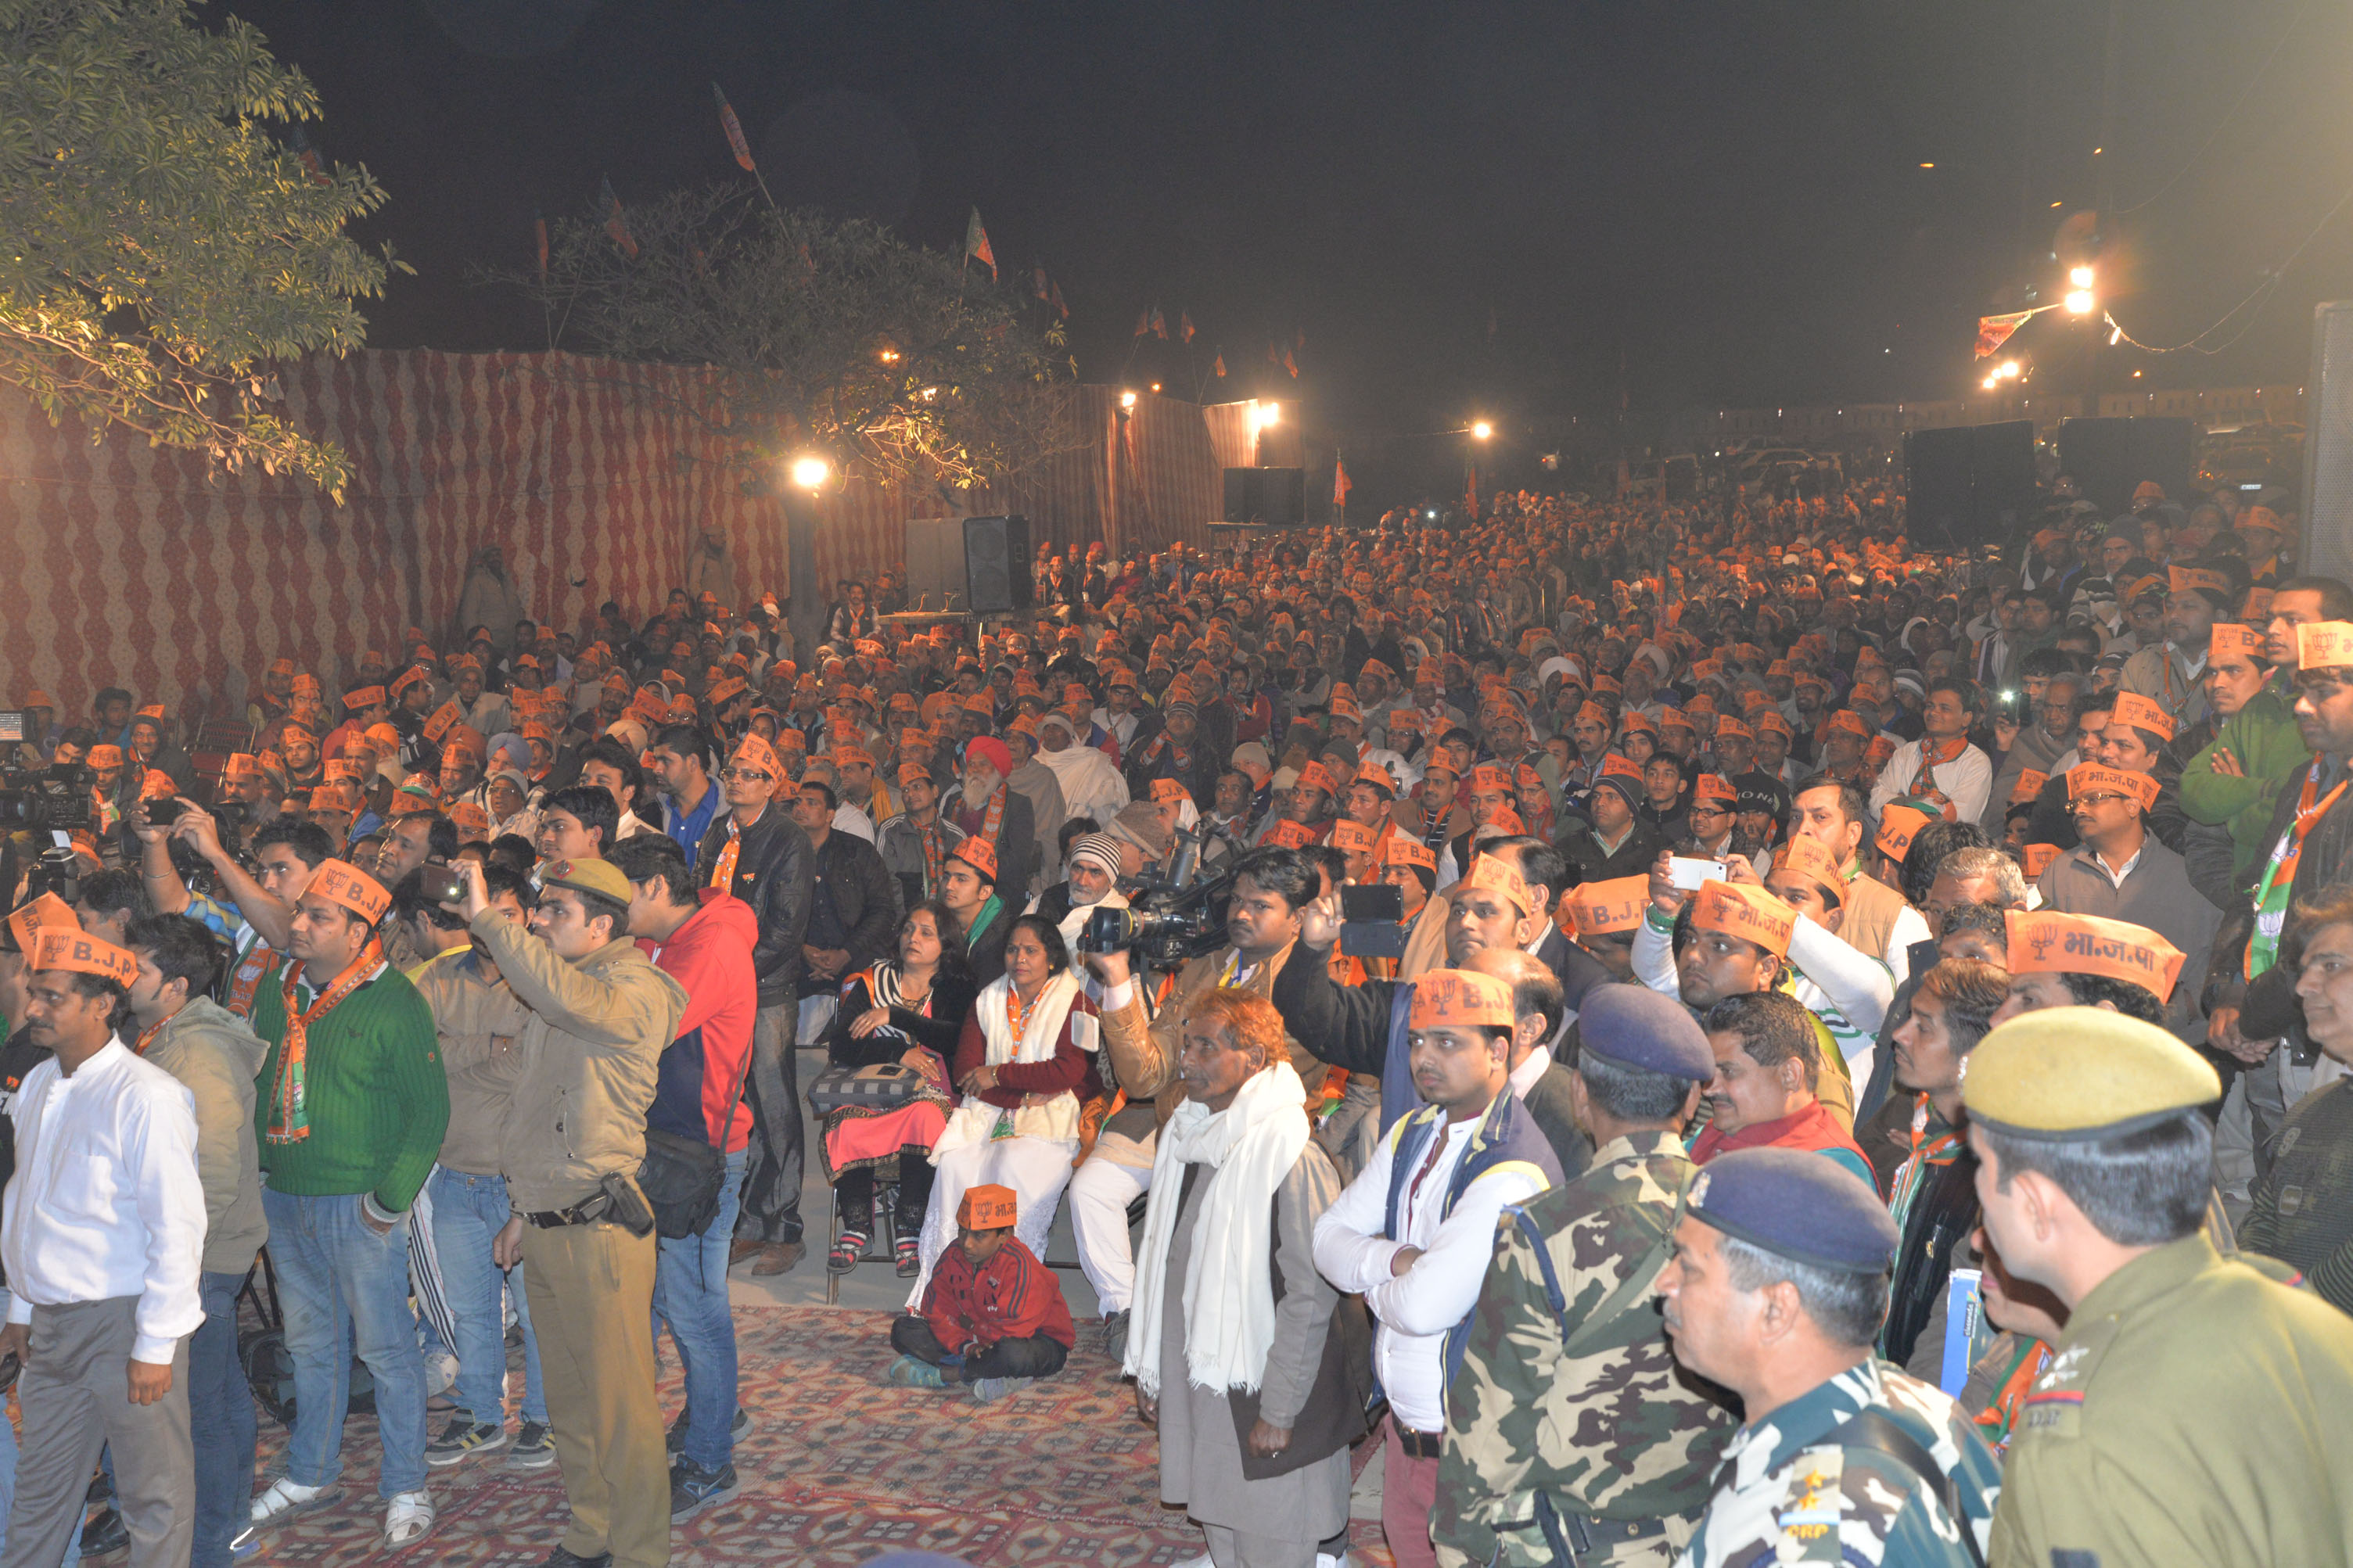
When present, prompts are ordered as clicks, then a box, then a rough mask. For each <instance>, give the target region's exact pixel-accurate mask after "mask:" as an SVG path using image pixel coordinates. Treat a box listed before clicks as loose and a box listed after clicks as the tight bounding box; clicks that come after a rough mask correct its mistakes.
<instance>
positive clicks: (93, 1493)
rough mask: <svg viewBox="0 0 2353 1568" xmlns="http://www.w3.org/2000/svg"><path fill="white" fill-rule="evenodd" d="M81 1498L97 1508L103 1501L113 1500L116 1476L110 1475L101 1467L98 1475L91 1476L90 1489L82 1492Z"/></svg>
mask: <svg viewBox="0 0 2353 1568" xmlns="http://www.w3.org/2000/svg"><path fill="white" fill-rule="evenodd" d="M81 1500H82V1501H83V1502H85V1503H87V1504H89V1505H90V1507H91V1508H96V1507H97V1506H98V1505H99V1504H100V1503H102V1502H112V1501H113V1500H114V1478H113V1477H111V1476H110V1475H108V1474H107V1473H106V1471H105V1470H104V1469H100V1471H99V1472H98V1473H97V1474H96V1475H94V1476H92V1477H90V1490H88V1491H86V1492H84V1493H82V1494H81Z"/></svg>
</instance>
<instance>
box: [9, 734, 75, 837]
mask: <svg viewBox="0 0 2353 1568" xmlns="http://www.w3.org/2000/svg"><path fill="white" fill-rule="evenodd" d="M20 717H21V716H20ZM96 780H97V775H96V774H94V773H91V772H90V769H88V768H87V767H84V766H82V765H81V764H80V763H58V764H57V765H56V766H55V767H49V768H37V769H36V768H19V767H9V766H6V765H0V833H72V832H75V831H78V830H79V829H81V828H86V827H88V826H90V815H91V814H90V788H91V785H92V784H95V783H96Z"/></svg>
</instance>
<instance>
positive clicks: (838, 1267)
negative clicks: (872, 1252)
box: [825, 1230, 866, 1274]
mask: <svg viewBox="0 0 2353 1568" xmlns="http://www.w3.org/2000/svg"><path fill="white" fill-rule="evenodd" d="M864 1256H866V1237H864V1236H862V1235H860V1233H859V1232H857V1231H854V1230H845V1231H843V1232H842V1233H841V1234H840V1235H839V1236H837V1237H834V1238H833V1250H832V1251H831V1252H829V1253H828V1254H827V1255H826V1259H825V1266H826V1268H828V1269H829V1270H831V1271H832V1272H833V1273H836V1274H847V1273H849V1271H850V1270H852V1269H854V1268H857V1267H858V1260H859V1259H860V1258H863V1257H864Z"/></svg>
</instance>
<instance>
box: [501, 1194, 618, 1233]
mask: <svg viewBox="0 0 2353 1568" xmlns="http://www.w3.org/2000/svg"><path fill="white" fill-rule="evenodd" d="M612 1206H613V1200H612V1199H610V1198H608V1197H607V1196H606V1195H605V1194H602V1193H598V1194H596V1195H595V1196H593V1197H587V1198H583V1199H582V1200H581V1201H580V1202H578V1203H576V1204H574V1205H572V1206H571V1207H570V1208H568V1209H540V1210H538V1211H536V1212H534V1213H531V1214H526V1215H523V1216H522V1222H523V1224H525V1225H527V1226H533V1228H535V1229H539V1230H560V1229H562V1228H563V1227H564V1226H567V1225H593V1224H595V1223H596V1221H598V1220H600V1219H603V1218H604V1217H605V1215H606V1213H607V1210H609V1209H611V1208H612Z"/></svg>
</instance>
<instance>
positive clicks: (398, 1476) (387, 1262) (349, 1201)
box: [253, 860, 449, 1548]
mask: <svg viewBox="0 0 2353 1568" xmlns="http://www.w3.org/2000/svg"><path fill="white" fill-rule="evenodd" d="M391 903H392V898H391V895H390V894H388V893H386V892H385V890H384V889H383V887H382V886H381V885H380V884H379V883H377V881H376V880H375V878H373V877H370V876H368V875H367V874H366V873H365V872H364V871H361V870H359V869H357V868H354V867H353V866H351V865H349V864H348V863H346V862H344V861H342V860H327V861H322V863H321V864H320V866H319V868H318V869H317V871H315V872H314V873H313V874H312V875H311V880H310V882H309V883H308V885H306V886H305V887H304V888H303V889H302V891H301V895H300V896H298V897H297V898H296V899H295V900H294V910H293V915H292V918H291V920H290V922H289V924H290V941H289V942H288V945H287V958H288V960H289V963H288V964H287V966H286V967H285V968H283V969H282V970H281V971H280V973H278V974H277V975H275V976H272V977H271V980H270V982H269V984H265V985H264V986H263V987H262V988H261V991H260V994H259V995H258V996H257V997H256V998H255V999H254V1007H253V1028H254V1033H256V1034H258V1035H259V1036H260V1037H262V1038H263V1039H264V1040H266V1041H268V1042H269V1057H268V1058H267V1059H265V1060H264V1061H263V1063H262V1067H261V1074H260V1076H259V1079H256V1080H255V1088H256V1099H257V1105H256V1115H257V1119H258V1120H259V1123H260V1128H261V1169H262V1172H263V1174H264V1176H265V1178H266V1185H265V1187H264V1189H263V1192H262V1194H261V1202H262V1208H263V1211H264V1213H265V1214H266V1215H268V1217H269V1253H270V1258H271V1259H272V1261H273V1262H275V1264H276V1265H277V1269H278V1293H279V1300H280V1305H281V1306H282V1307H283V1308H284V1310H285V1314H286V1351H287V1354H288V1355H289V1356H290V1358H291V1359H292V1360H293V1363H294V1401H295V1416H294V1430H293V1434H292V1436H291V1438H290V1441H289V1442H288V1444H287V1449H286V1471H285V1473H284V1474H283V1475H282V1476H280V1477H279V1478H278V1479H276V1480H274V1481H272V1482H271V1483H270V1485H269V1488H268V1489H266V1490H265V1491H263V1493H262V1494H261V1495H260V1496H259V1497H258V1498H256V1499H254V1500H253V1522H254V1523H255V1524H256V1525H270V1524H275V1523H278V1522H279V1521H282V1520H286V1519H289V1518H291V1517H292V1516H294V1515H295V1514H298V1513H301V1512H303V1511H306V1510H310V1509H312V1508H316V1507H318V1506H319V1505H321V1504H322V1503H323V1502H326V1501H328V1500H331V1499H332V1496H333V1495H334V1489H335V1481H336V1478H337V1477H338V1476H339V1475H340V1474H341V1473H342V1469H343V1465H342V1459H341V1450H342V1447H343V1412H344V1409H345V1406H346V1405H348V1404H349V1402H350V1399H351V1352H350V1350H348V1349H347V1348H346V1346H345V1342H344V1334H345V1332H346V1327H345V1325H346V1324H347V1323H348V1325H349V1327H350V1328H351V1329H352V1330H353V1331H356V1336H357V1341H358V1352H359V1357H360V1360H362V1361H363V1362H365V1363H367V1368H368V1373H369V1375H370V1376H371V1377H372V1378H373V1379H374V1380H375V1410H376V1420H377V1424H378V1426H379V1428H380V1430H381V1432H382V1435H383V1440H384V1462H383V1466H382V1468H381V1473H380V1475H379V1477H378V1479H377V1485H376V1489H377V1491H378V1493H379V1494H380V1495H381V1496H382V1497H383V1498H384V1499H385V1502H386V1505H387V1506H386V1509H385V1521H384V1544H385V1545H386V1546H389V1547H394V1548H398V1547H402V1546H407V1545H411V1544H414V1543H415V1542H418V1541H420V1540H422V1539H424V1537H425V1535H426V1534H427V1531H430V1530H431V1529H432V1528H433V1500H432V1498H431V1497H430V1496H429V1495H428V1494H427V1491H426V1489H425V1364H424V1358H423V1356H422V1355H421V1354H420V1353H419V1352H418V1347H417V1319H416V1315H415V1314H414V1313H413V1312H411V1311H410V1310H409V1306H408V1208H409V1205H410V1204H411V1203H412V1202H413V1201H414V1200H415V1198H416V1196H417V1189H418V1188H419V1187H420V1186H422V1185H423V1184H424V1183H425V1178H426V1177H427V1175H428V1174H429V1173H431V1172H432V1169H433V1161H434V1158H435V1156H436V1155H437V1154H438V1152H440V1148H441V1135H442V1132H443V1131H444V1130H445V1129H446V1128H447V1127H448V1121H449V1085H448V1079H446V1078H445V1077H444V1076H443V1073H442V1068H441V1061H440V1057H439V1055H438V1052H437V1051H436V1049H435V1035H434V1030H433V1013H432V1009H430V1008H429V1007H427V1005H425V1001H424V998H422V997H420V996H419V995H417V989H416V987H414V986H413V985H411V984H409V983H408V981H407V980H406V978H404V977H403V976H402V975H401V973H400V972H399V971H398V970H396V969H394V968H392V967H390V966H389V965H388V964H386V963H385V959H384V945H383V943H382V942H380V941H379V940H378V939H377V937H376V933H375V928H376V923H377V922H378V921H381V920H382V919H383V918H384V912H385V910H386V909H387V908H389V907H390V905H391Z"/></svg>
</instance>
